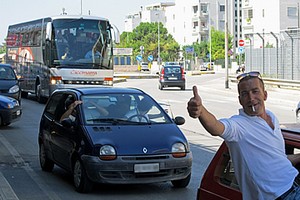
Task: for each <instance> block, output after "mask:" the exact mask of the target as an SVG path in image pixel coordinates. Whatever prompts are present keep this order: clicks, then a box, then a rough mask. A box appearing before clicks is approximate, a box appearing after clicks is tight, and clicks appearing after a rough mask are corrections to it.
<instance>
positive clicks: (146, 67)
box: [140, 62, 149, 71]
mask: <svg viewBox="0 0 300 200" xmlns="http://www.w3.org/2000/svg"><path fill="white" fill-rule="evenodd" d="M140 66H141V71H149V65H148V63H147V62H141V63H140Z"/></svg>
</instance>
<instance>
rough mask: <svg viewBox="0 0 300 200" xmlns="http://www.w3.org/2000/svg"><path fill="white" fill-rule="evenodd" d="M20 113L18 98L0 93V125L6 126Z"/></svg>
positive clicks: (18, 116)
mask: <svg viewBox="0 0 300 200" xmlns="http://www.w3.org/2000/svg"><path fill="white" fill-rule="evenodd" d="M21 115H22V108H21V106H20V104H19V101H18V100H16V99H14V98H11V97H7V96H3V95H0V126H8V125H9V124H11V123H12V122H15V121H17V120H19V119H20V117H21Z"/></svg>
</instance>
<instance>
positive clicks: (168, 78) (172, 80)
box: [158, 65, 185, 90]
mask: <svg viewBox="0 0 300 200" xmlns="http://www.w3.org/2000/svg"><path fill="white" fill-rule="evenodd" d="M165 87H179V88H180V89H181V90H185V72H184V68H183V66H181V65H165V66H162V67H161V70H160V73H159V85H158V88H159V89H160V90H162V89H163V88H165Z"/></svg>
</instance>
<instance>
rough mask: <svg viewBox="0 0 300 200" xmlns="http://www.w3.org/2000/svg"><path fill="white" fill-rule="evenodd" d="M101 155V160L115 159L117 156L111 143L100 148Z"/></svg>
mask: <svg viewBox="0 0 300 200" xmlns="http://www.w3.org/2000/svg"><path fill="white" fill-rule="evenodd" d="M99 157H100V159H101V160H114V159H116V158H117V155H116V150H115V148H114V147H112V146H111V145H104V146H102V147H101V148H100V151H99Z"/></svg>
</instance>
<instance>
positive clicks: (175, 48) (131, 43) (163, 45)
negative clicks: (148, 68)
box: [117, 22, 180, 61]
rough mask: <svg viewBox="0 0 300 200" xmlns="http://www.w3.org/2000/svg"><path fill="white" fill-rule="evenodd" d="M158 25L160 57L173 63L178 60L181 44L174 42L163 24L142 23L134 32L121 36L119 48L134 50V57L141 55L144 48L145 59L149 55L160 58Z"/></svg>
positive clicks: (124, 33)
mask: <svg viewBox="0 0 300 200" xmlns="http://www.w3.org/2000/svg"><path fill="white" fill-rule="evenodd" d="M158 25H159V36H160V37H159V41H160V57H161V58H162V60H163V61H172V60H177V59H178V56H179V55H178V52H179V49H180V46H179V44H178V43H177V42H176V41H175V40H174V38H173V36H172V35H170V34H169V33H168V31H167V29H166V28H165V27H163V24H162V23H159V24H157V23H149V22H146V23H140V25H139V26H137V27H136V28H135V29H134V30H133V31H132V32H123V33H122V34H121V39H120V44H119V45H117V47H119V48H133V56H134V57H136V56H137V55H140V54H141V49H140V47H141V46H143V47H144V51H143V58H144V60H145V59H147V57H148V56H149V55H153V57H154V58H155V59H156V58H157V57H158Z"/></svg>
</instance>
